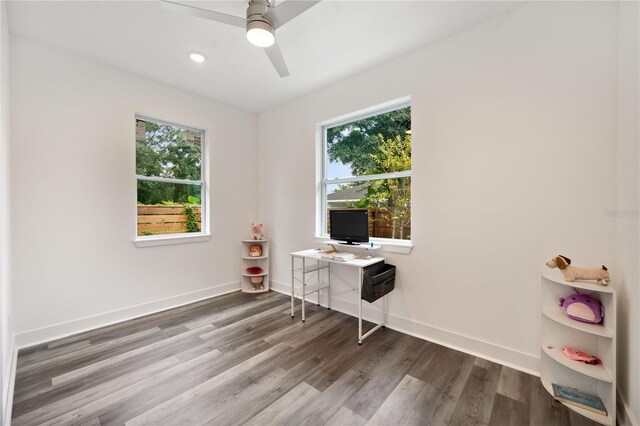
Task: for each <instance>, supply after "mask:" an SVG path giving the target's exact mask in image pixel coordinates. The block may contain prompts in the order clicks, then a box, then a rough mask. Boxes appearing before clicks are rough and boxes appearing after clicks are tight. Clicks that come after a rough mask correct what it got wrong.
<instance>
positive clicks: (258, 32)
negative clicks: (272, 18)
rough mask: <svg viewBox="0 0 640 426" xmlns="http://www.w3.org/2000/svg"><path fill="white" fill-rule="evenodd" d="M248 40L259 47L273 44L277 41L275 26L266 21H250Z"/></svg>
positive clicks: (248, 24)
mask: <svg viewBox="0 0 640 426" xmlns="http://www.w3.org/2000/svg"><path fill="white" fill-rule="evenodd" d="M247 40H249V43H251V44H253V45H254V46H258V47H269V46H273V43H275V41H276V35H275V32H274V31H273V26H271V24H269V23H268V22H265V21H259V20H255V21H250V22H248V23H247Z"/></svg>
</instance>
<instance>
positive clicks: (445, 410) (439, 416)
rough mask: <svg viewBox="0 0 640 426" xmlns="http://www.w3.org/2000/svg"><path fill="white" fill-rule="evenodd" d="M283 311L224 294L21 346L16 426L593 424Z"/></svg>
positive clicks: (266, 296)
mask: <svg viewBox="0 0 640 426" xmlns="http://www.w3.org/2000/svg"><path fill="white" fill-rule="evenodd" d="M288 307H289V298H288V297H287V296H284V295H281V294H278V293H274V292H269V293H263V294H259V295H252V294H243V293H239V292H238V293H231V294H228V295H224V296H220V297H216V298H212V299H207V300H203V301H200V302H197V303H193V304H191V305H187V306H182V307H180V308H176V309H171V310H167V311H164V312H160V313H157V314H153V315H148V316H145V317H141V318H137V319H134V320H131V321H126V322H123V323H119V324H115V325H112V326H108V327H104V328H100V329H96V330H91V331H88V332H85V333H80V334H77V335H74V336H69V337H65V338H63V339H60V340H57V341H53V342H50V343H45V344H41V345H37V346H34V347H31V348H27V349H23V350H21V351H20V352H19V355H18V361H17V373H16V383H15V392H14V403H13V414H12V416H13V418H12V424H14V425H16V426H19V425H34V424H47V425H49V424H51V425H53V424H79V425H80V424H81V425H102V426H105V425H149V424H152V425H162V424H167V425H200V424H209V425H240V424H249V425H272V424H273V425H301V424H309V425H325V424H328V425H366V424H369V425H402V424H406V425H445V424H448V425H545V426H546V425H571V426H578V425H593V423H592V422H591V421H589V420H587V419H585V418H583V417H580V416H578V415H575V414H574V413H571V412H569V410H568V409H567V408H566V407H564V406H562V405H561V404H559V403H557V402H555V401H553V398H551V397H550V396H549V395H548V394H547V393H546V391H545V390H544V389H543V388H542V386H541V385H540V382H539V380H538V379H537V378H536V377H533V376H530V375H528V374H525V373H522V372H520V371H516V370H513V369H510V368H507V367H503V366H500V365H498V364H495V363H492V362H490V361H486V360H483V359H480V358H476V357H473V356H470V355H467V354H464V353H461V352H457V351H454V350H452V349H448V348H445V347H443V346H439V345H436V344H433V343H430V342H426V341H424V340H420V339H418V338H415V337H412V336H408V335H405V334H402V333H399V332H396V331H393V330H389V329H383V330H380V331H378V332H377V333H375V334H374V335H372V336H371V337H369V338H368V339H367V340H366V341H365V342H364V344H363V345H362V346H359V345H358V344H357V341H356V332H357V326H358V325H357V320H356V319H355V318H353V317H350V316H348V315H345V314H342V313H339V312H336V311H329V310H327V309H325V308H321V307H317V306H316V305H314V304H311V303H310V304H308V307H307V321H306V322H305V323H302V322H301V321H300V316H299V315H297V316H296V318H295V319H291V317H290V315H289V310H288V309H289V308H288ZM298 309H299V306H298ZM371 326H372V325H371V324H366V327H365V330H366V329H368V328H369V327H371Z"/></svg>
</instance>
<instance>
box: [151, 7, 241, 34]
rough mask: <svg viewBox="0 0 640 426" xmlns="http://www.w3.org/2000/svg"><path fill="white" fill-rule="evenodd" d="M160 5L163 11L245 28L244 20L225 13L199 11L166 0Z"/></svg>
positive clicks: (197, 8) (206, 10) (199, 9)
mask: <svg viewBox="0 0 640 426" xmlns="http://www.w3.org/2000/svg"><path fill="white" fill-rule="evenodd" d="M161 3H162V6H163V7H164V8H165V9H168V10H172V11H174V12H180V13H185V14H187V15H191V16H197V17H198V18H204V19H208V20H210V21H216V22H220V23H223V24H227V25H233V26H234V27H240V28H246V27H247V20H246V18H240V17H239V16H233V15H227V14H226V13H220V12H214V11H213V10H208V9H201V8H199V7H195V6H189V5H186V4H181V3H175V2H172V1H167V0H161Z"/></svg>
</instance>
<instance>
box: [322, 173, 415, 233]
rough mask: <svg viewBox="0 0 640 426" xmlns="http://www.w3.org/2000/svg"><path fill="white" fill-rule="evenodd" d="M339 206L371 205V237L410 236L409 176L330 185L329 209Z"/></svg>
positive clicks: (369, 206) (358, 206) (360, 206)
mask: <svg viewBox="0 0 640 426" xmlns="http://www.w3.org/2000/svg"><path fill="white" fill-rule="evenodd" d="M337 208H339V209H344V208H368V209H369V221H370V223H369V236H370V237H377V238H395V239H401V240H409V239H411V178H410V177H404V178H395V179H383V180H375V181H369V182H357V183H350V184H342V185H335V184H330V185H327V210H329V209H337ZM326 217H327V218H328V217H329V214H328V211H327V215H326ZM327 220H328V219H327ZM327 228H329V224H328V223H327ZM326 232H327V233H329V229H327V230H326Z"/></svg>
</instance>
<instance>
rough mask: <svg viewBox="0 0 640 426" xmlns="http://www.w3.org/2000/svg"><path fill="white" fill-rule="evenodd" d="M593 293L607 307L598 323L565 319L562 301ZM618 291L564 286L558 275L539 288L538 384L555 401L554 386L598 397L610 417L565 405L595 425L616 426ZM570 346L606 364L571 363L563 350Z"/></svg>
mask: <svg viewBox="0 0 640 426" xmlns="http://www.w3.org/2000/svg"><path fill="white" fill-rule="evenodd" d="M574 289H576V290H578V291H580V292H581V293H593V294H594V297H595V298H597V299H598V300H599V301H600V303H601V304H602V306H603V307H604V312H605V317H604V321H603V322H602V323H600V324H590V323H585V322H580V321H576V320H573V319H571V318H569V317H568V316H566V315H565V314H564V312H563V310H562V308H561V307H560V306H558V301H559V300H560V299H561V298H566V297H567V295H569V294H571V293H573V292H574ZM616 296H617V295H616V289H615V288H614V287H610V286H600V285H597V284H596V283H595V282H593V281H574V282H569V281H565V280H564V278H563V277H562V276H561V275H560V274H549V273H543V274H542V279H541V287H540V308H541V309H540V317H541V335H540V337H541V339H540V352H541V355H540V357H541V359H540V380H541V382H542V384H543V386H544V388H545V389H546V391H547V392H549V394H550V395H551V396H552V397H553V396H554V394H553V386H552V384H553V383H556V384H558V385H563V386H569V387H573V388H576V389H579V390H581V391H583V392H586V393H589V394H592V395H597V396H598V397H599V398H600V399H602V402H603V403H604V405H605V407H606V409H607V412H608V415H605V416H603V415H601V414H597V413H594V412H592V411H589V410H587V409H584V408H580V407H577V406H575V405H572V404H568V403H564V402H562V401H559V402H561V403H562V404H563V405H565V406H566V407H567V408H568V409H570V410H572V411H575V412H576V413H578V414H580V415H583V416H585V417H587V418H588V419H591V420H593V421H595V422H598V423H601V424H604V425H610V426H614V425H615V424H616V389H617V385H616V343H617V342H616V312H617V297H616ZM565 346H569V347H572V348H576V349H579V350H583V351H585V352H587V353H590V354H593V355H595V356H597V357H598V358H600V359H601V360H602V364H600V365H589V364H584V363H581V362H578V361H572V360H570V359H568V358H567V357H566V356H565V355H564V353H563V351H562V348H563V347H565Z"/></svg>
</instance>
